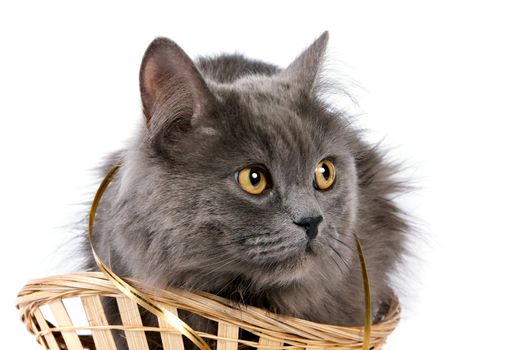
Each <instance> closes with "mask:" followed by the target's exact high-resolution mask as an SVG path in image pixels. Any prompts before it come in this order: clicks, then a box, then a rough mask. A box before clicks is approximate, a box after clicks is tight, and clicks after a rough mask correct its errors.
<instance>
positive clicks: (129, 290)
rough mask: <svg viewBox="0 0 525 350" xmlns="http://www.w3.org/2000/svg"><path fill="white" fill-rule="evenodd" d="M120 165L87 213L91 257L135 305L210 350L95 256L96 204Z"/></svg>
mask: <svg viewBox="0 0 525 350" xmlns="http://www.w3.org/2000/svg"><path fill="white" fill-rule="evenodd" d="M119 167H120V165H116V166H114V167H113V168H112V169H111V170H110V171H109V173H108V174H107V175H106V177H105V178H104V180H103V181H102V183H101V184H100V186H99V188H98V190H97V193H96V194H95V199H93V204H92V205H91V210H90V212H89V225H88V238H89V244H90V245H91V250H92V251H93V256H94V258H95V261H96V262H97V265H98V267H99V268H100V269H101V270H102V271H103V272H104V273H105V274H106V276H107V277H108V279H109V280H110V281H111V282H113V284H114V285H115V286H116V287H117V288H118V289H119V290H120V291H121V292H122V293H124V294H125V295H127V296H128V297H129V298H131V299H132V300H133V301H135V302H136V303H137V304H139V305H140V306H142V307H143V308H145V309H146V310H148V311H150V312H151V313H153V314H155V315H157V316H158V317H162V318H163V319H164V320H165V321H166V322H168V323H169V324H170V325H171V326H172V327H174V328H175V329H176V330H177V331H179V332H180V333H181V334H182V335H184V336H185V337H187V338H188V339H189V340H191V341H192V342H193V343H194V344H195V345H197V346H198V347H199V349H201V350H210V347H209V346H208V344H206V342H205V341H204V339H202V338H201V337H200V336H199V335H198V334H197V333H196V332H195V331H194V330H193V329H191V327H190V326H188V325H187V324H186V323H184V321H182V320H181V319H180V318H178V317H177V316H176V315H175V314H174V313H172V312H171V311H169V310H168V309H166V308H165V307H163V306H162V305H159V304H158V303H156V302H155V301H153V300H151V299H150V298H148V297H147V296H146V295H144V294H143V293H141V292H140V291H138V290H137V289H136V288H134V287H133V286H131V285H130V284H128V283H127V282H126V281H124V280H123V279H122V278H120V277H119V276H118V275H117V274H115V273H114V272H113V271H111V269H110V268H109V267H108V266H107V265H106V264H104V262H103V261H102V260H101V259H100V258H99V256H98V255H97V253H96V251H95V248H94V247H93V224H94V223H95V214H96V212H97V208H98V204H99V203H100V199H101V198H102V195H103V194H104V191H105V190H106V188H107V187H108V185H109V183H110V182H111V179H112V178H113V176H114V175H115V173H116V172H117V170H118V169H119Z"/></svg>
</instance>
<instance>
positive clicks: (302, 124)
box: [216, 77, 344, 162]
mask: <svg viewBox="0 0 525 350" xmlns="http://www.w3.org/2000/svg"><path fill="white" fill-rule="evenodd" d="M290 90H293V86H290V85H289V83H287V82H282V81H278V80H275V79H270V78H267V77H250V78H247V79H242V81H239V82H237V83H236V84H233V85H229V86H227V87H224V89H222V91H221V92H220V93H219V95H221V100H222V102H223V103H222V105H223V107H224V108H223V110H222V112H221V113H220V115H218V116H216V117H218V118H219V119H222V122H221V123H219V124H220V125H222V126H221V127H220V129H221V132H220V134H222V135H223V142H225V143H227V144H231V145H234V146H238V145H239V146H240V145H244V146H245V147H244V148H242V147H241V149H238V151H239V152H248V153H251V154H252V155H253V156H254V157H255V158H257V159H261V160H263V159H268V160H270V161H271V160H275V161H279V160H281V161H285V162H286V161H292V162H295V161H293V160H297V159H303V160H308V159H310V158H311V160H312V161H314V160H315V159H317V158H318V157H321V156H324V155H328V154H330V153H333V149H334V148H337V147H338V145H337V144H335V143H334V140H335V141H336V143H340V141H341V136H344V135H343V134H344V132H343V130H341V128H340V124H339V123H338V122H337V120H335V119H334V118H335V117H334V116H331V115H328V114H326V113H325V112H323V110H322V108H320V107H319V106H317V105H316V102H315V101H312V100H309V99H308V98H306V97H304V96H303V97H302V99H301V98H300V97H298V96H296V95H295V94H294V92H293V91H290ZM338 135H339V136H338ZM234 146H232V148H239V147H234Z"/></svg>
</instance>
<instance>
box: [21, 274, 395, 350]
mask: <svg viewBox="0 0 525 350" xmlns="http://www.w3.org/2000/svg"><path fill="white" fill-rule="evenodd" d="M133 284H134V285H135V286H137V287H139V288H140V290H141V291H143V292H144V293H145V294H146V295H147V296H149V297H150V298H152V299H153V300H155V301H156V302H159V303H160V304H161V305H163V306H165V307H167V308H168V309H170V310H171V311H173V312H176V311H177V309H180V310H186V311H188V312H192V313H195V314H198V315H200V316H202V317H206V318H207V319H209V320H212V321H214V322H217V324H218V327H217V334H208V333H204V332H197V333H198V334H199V335H200V336H201V337H203V338H204V339H208V340H216V348H217V350H237V349H239V348H246V347H251V348H256V349H274V350H277V349H308V350H321V349H362V340H363V339H362V337H363V328H362V327H339V326H332V325H326V324H318V323H314V322H309V321H305V320H301V319H297V318H292V317H286V316H282V315H276V314H272V313H269V312H268V311H265V310H261V309H258V308H255V307H250V306H248V307H244V306H243V307H240V306H236V305H234V304H232V303H231V302H229V301H228V300H226V299H223V298H220V297H217V296H214V295H210V294H206V293H197V294H196V293H191V292H188V291H183V290H169V291H166V290H161V291H158V290H156V291H153V290H152V289H150V288H148V287H147V286H143V285H140V284H138V283H137V282H133ZM102 297H110V298H115V299H116V301H117V304H118V308H119V311H120V315H121V319H122V324H121V325H112V324H109V323H108V321H107V319H106V317H105V313H104V311H103V307H102V302H101V298H102ZM75 303H76V304H77V310H76V311H78V312H77V313H82V317H83V318H84V320H85V321H80V322H81V323H79V324H76V322H73V321H72V319H75V318H78V317H76V316H78V315H73V314H74V313H75V312H72V311H71V309H72V308H73V307H72V306H71V305H74V304H75ZM17 307H18V308H19V310H20V313H21V316H22V320H23V321H24V322H25V323H26V324H27V327H28V328H29V330H30V331H31V332H32V333H33V334H35V336H36V339H37V341H38V342H39V343H40V344H41V345H42V346H43V347H44V348H46V349H53V350H61V349H70V350H82V349H99V350H100V349H104V350H106V349H109V350H111V349H116V345H115V340H114V338H113V336H114V333H112V330H121V331H123V332H124V333H125V336H126V341H127V343H128V347H129V349H131V350H138V349H140V350H143V349H148V344H147V341H146V333H145V332H146V331H147V332H158V333H160V336H161V337H160V339H161V341H162V344H163V346H164V349H180V350H182V349H184V344H183V339H182V338H183V337H182V336H181V335H180V333H178V332H177V331H176V330H174V329H173V328H171V327H170V326H169V325H168V324H167V323H166V322H165V321H164V320H162V319H159V326H158V327H145V326H143V324H142V321H141V316H140V313H139V307H138V306H137V304H135V303H134V302H133V301H131V299H129V298H128V297H127V296H125V295H123V294H121V293H120V292H119V290H118V289H117V288H116V287H115V286H114V285H113V283H112V282H111V281H109V280H108V279H107V278H106V276H105V275H104V274H103V273H100V272H86V273H76V274H71V275H63V276H55V277H51V278H45V279H40V280H34V281H31V282H29V283H28V284H27V285H26V286H25V287H24V288H23V289H22V290H21V291H20V293H19V295H18V298H17ZM399 312H400V310H399V304H398V302H397V300H393V301H392V303H391V305H390V309H389V310H388V312H387V313H386V315H385V316H384V317H383V319H382V320H381V321H380V322H378V323H376V324H374V325H373V326H372V334H371V335H372V337H371V342H370V349H372V348H373V349H375V350H378V349H380V348H381V346H382V345H383V344H384V342H385V340H386V338H387V337H388V336H389V335H390V333H391V332H392V331H393V330H394V329H395V327H396V326H397V324H398V322H399ZM239 330H244V331H242V332H239ZM246 332H249V333H251V334H253V335H256V336H257V337H256V340H253V338H252V340H246V339H242V337H241V339H239V335H240V334H244V333H246Z"/></svg>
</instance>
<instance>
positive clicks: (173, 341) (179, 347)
mask: <svg viewBox="0 0 525 350" xmlns="http://www.w3.org/2000/svg"><path fill="white" fill-rule="evenodd" d="M166 308H167V309H168V310H170V311H171V312H172V313H173V314H174V315H175V316H177V317H178V316H179V314H178V312H177V309H176V308H174V307H171V306H166ZM158 319H159V327H160V328H172V327H171V326H170V325H169V324H168V322H166V320H165V319H164V318H161V317H159V318H158ZM160 336H161V339H162V345H163V347H164V349H174V350H183V349H184V342H183V340H182V335H181V334H180V333H179V332H175V333H168V332H161V333H160Z"/></svg>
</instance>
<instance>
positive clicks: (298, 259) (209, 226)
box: [86, 33, 408, 325]
mask: <svg viewBox="0 0 525 350" xmlns="http://www.w3.org/2000/svg"><path fill="white" fill-rule="evenodd" d="M327 40H328V34H327V33H324V34H323V35H322V36H321V37H320V38H319V39H317V40H316V41H315V42H314V43H313V44H312V45H311V46H310V47H309V48H307V49H306V50H305V51H304V52H303V53H302V54H301V55H300V56H299V57H298V58H297V59H296V60H295V61H294V62H292V63H291V64H290V65H289V66H288V67H287V68H285V69H280V68H278V67H276V66H274V65H272V64H267V63H263V62H260V61H255V60H251V59H247V58H245V57H243V56H240V55H222V56H217V57H204V58H198V59H197V60H195V61H192V60H190V59H189V58H188V57H187V55H186V54H185V53H184V52H183V51H182V49H180V48H179V47H178V46H177V45H176V44H175V43H173V42H172V41H170V40H168V39H156V40H155V41H154V42H153V43H152V44H151V45H150V47H149V48H148V50H147V51H146V54H145V56H144V60H143V63H142V67H141V94H142V101H143V105H144V115H145V122H144V126H143V128H142V129H141V130H140V133H139V134H138V136H137V137H136V138H135V140H134V142H133V143H132V144H131V145H130V146H129V147H128V148H127V149H124V150H122V151H120V152H118V153H116V154H115V155H114V157H112V159H110V160H109V162H108V164H107V167H106V169H105V170H107V169H108V168H109V167H110V166H111V165H113V164H114V163H115V162H117V161H120V162H122V169H121V171H120V172H119V173H118V175H117V177H116V178H115V179H114V180H113V182H112V184H111V185H110V187H109V188H108V190H107V192H106V194H105V196H104V198H103V201H102V203H101V206H100V208H99V211H98V215H97V221H96V227H95V233H94V238H95V247H96V249H97V251H98V253H99V254H100V256H101V257H102V258H103V259H104V260H105V261H106V262H108V263H110V264H111V267H112V269H113V270H114V271H115V272H116V273H117V274H119V275H121V276H130V277H134V278H136V279H139V280H142V281H144V282H145V283H148V284H151V285H154V286H157V287H159V288H168V287H181V288H188V289H198V290H203V291H207V292H211V293H215V294H218V295H221V296H224V297H226V298H230V299H232V300H236V301H239V302H241V303H246V304H250V305H255V306H260V307H264V308H267V309H269V310H271V311H274V312H277V313H281V314H286V315H292V316H297V317H301V318H304V319H308V320H312V321H316V322H324V323H331V324H338V325H357V324H361V323H362V321H363V313H364V310H363V308H364V302H363V291H362V281H361V273H360V266H359V261H358V257H357V253H356V247H355V244H354V241H353V236H352V234H353V233H355V234H357V235H358V237H359V238H360V240H361V242H362V245H363V248H364V253H365V257H366V261H367V264H368V272H369V275H370V281H371V286H372V296H373V306H374V312H376V313H377V312H379V310H380V309H381V305H382V304H384V303H385V302H388V300H389V298H390V297H391V295H392V286H391V283H390V278H389V276H390V274H391V273H392V272H393V271H394V269H395V267H396V265H397V263H398V262H399V261H400V260H401V259H402V257H403V255H404V253H405V244H406V238H407V233H408V225H407V222H406V221H405V219H404V216H403V215H402V212H401V211H400V209H399V208H398V206H397V205H396V203H395V202H394V201H393V200H392V198H393V197H394V196H395V195H396V194H397V193H398V192H400V191H402V190H403V188H404V186H403V184H402V183H400V182H398V181H396V180H394V175H395V173H396V168H395V167H393V166H391V165H390V164H389V163H388V162H387V161H386V160H385V159H384V156H383V154H382V153H381V152H380V151H379V150H378V149H377V148H376V147H374V146H371V145H369V144H367V143H365V142H364V141H363V140H362V137H361V135H360V133H359V132H358V131H357V130H355V129H354V128H353V127H352V123H351V118H350V117H349V116H347V115H345V114H344V113H342V112H340V111H337V110H336V109H334V108H332V107H331V106H329V105H327V104H326V103H325V102H323V100H322V99H321V98H320V93H319V86H320V84H319V72H320V70H321V68H322V61H323V57H324V54H325V48H326V44H327ZM323 159H330V160H331V161H332V162H333V164H334V165H335V168H336V180H335V185H334V186H333V187H332V188H331V189H330V190H328V191H319V190H316V188H315V187H314V186H313V182H312V180H313V174H314V169H315V167H316V165H317V164H318V162H320V161H321V160H323ZM253 164H258V165H263V166H264V167H265V168H266V169H268V172H269V174H270V177H271V179H270V180H271V187H270V189H269V190H268V191H265V192H264V193H263V194H261V195H256V196H255V195H250V194H248V193H246V192H244V191H243V190H242V189H241V188H240V186H239V184H238V183H237V182H236V179H235V173H236V171H238V170H240V169H241V168H243V167H245V166H249V165H253ZM316 215H321V216H322V217H323V221H322V222H321V224H320V225H319V233H318V235H317V237H316V238H315V239H314V240H313V241H311V242H309V241H308V239H307V237H306V235H305V230H304V228H303V227H300V226H298V225H297V224H295V223H294V221H296V222H297V221H298V220H300V219H301V218H304V217H309V216H316ZM86 246H87V244H86ZM307 247H308V248H307ZM86 256H87V257H88V259H89V263H88V266H87V269H94V270H96V269H97V267H96V265H95V263H94V262H93V261H92V259H90V258H89V257H90V251H89V249H86Z"/></svg>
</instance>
